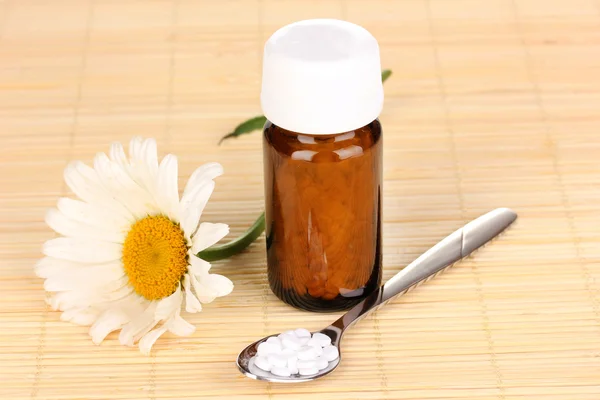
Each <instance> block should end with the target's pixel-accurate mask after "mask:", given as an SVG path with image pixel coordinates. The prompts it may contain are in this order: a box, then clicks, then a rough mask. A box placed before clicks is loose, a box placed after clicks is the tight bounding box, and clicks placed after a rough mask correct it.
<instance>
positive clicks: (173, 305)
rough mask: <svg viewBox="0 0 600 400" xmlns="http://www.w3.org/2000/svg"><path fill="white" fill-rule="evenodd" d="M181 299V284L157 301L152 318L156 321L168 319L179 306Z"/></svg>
mask: <svg viewBox="0 0 600 400" xmlns="http://www.w3.org/2000/svg"><path fill="white" fill-rule="evenodd" d="M182 301H183V298H182V296H181V286H177V289H176V290H175V292H173V294H172V295H170V296H169V297H165V298H164V299H162V300H160V301H159V302H158V306H157V307H156V311H155V312H154V319H156V320H157V321H161V320H166V319H169V318H170V317H171V316H172V315H173V314H174V313H175V311H176V310H178V309H180V308H181V303H182Z"/></svg>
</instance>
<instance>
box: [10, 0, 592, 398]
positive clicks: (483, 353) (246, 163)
mask: <svg viewBox="0 0 600 400" xmlns="http://www.w3.org/2000/svg"><path fill="white" fill-rule="evenodd" d="M311 17H334V18H343V19H347V20H350V21H352V22H355V23H359V24H362V25H363V26H365V27H366V28H367V29H369V30H371V32H373V34H374V35H375V36H376V37H377V38H378V39H379V41H380V45H381V52H382V59H383V60H382V62H383V66H384V67H385V68H391V69H392V70H393V71H394V74H393V76H392V77H391V78H390V79H389V80H388V82H386V84H385V88H386V104H385V109H384V112H383V114H382V116H381V121H382V123H383V126H384V134H385V163H384V174H385V175H384V176H385V188H384V195H385V198H384V215H385V224H384V253H385V255H384V267H385V274H384V279H387V278H389V277H390V276H392V275H393V274H394V273H396V272H397V271H399V270H400V269H401V268H402V266H404V265H406V264H407V263H409V262H410V261H412V260H413V259H414V258H416V257H417V256H418V255H419V254H420V253H422V252H423V251H425V250H426V249H427V248H429V247H430V246H431V245H433V244H434V243H436V242H437V241H438V240H439V239H441V238H442V237H443V236H445V235H446V234H448V233H450V232H451V231H452V230H454V229H456V228H458V227H460V226H461V225H462V224H463V223H465V222H466V221H468V220H470V219H472V218H474V217H476V216H478V215H480V214H482V213H484V212H486V211H488V210H491V209H493V208H495V207H499V206H506V207H512V208H514V209H515V210H516V211H517V212H518V213H519V216H520V219H519V221H518V223H517V225H516V226H514V227H513V228H512V229H511V230H510V231H509V232H508V233H506V234H505V235H504V236H503V237H502V238H501V239H499V240H497V241H496V242H495V243H494V244H492V245H490V246H487V247H486V248H485V249H483V250H481V251H480V252H478V253H477V254H476V255H475V256H474V257H472V258H470V259H468V260H466V261H465V262H462V263H461V264H459V265H458V266H456V267H454V268H453V269H452V270H450V271H449V272H447V273H446V274H444V275H442V276H440V277H439V278H437V279H435V280H433V281H431V282H430V283H429V284H427V285H424V286H421V287H420V288H419V289H417V290H415V291H413V292H411V293H410V294H408V295H406V296H404V297H402V298H400V299H398V300H396V301H395V302H394V303H391V304H389V305H388V306H387V307H385V308H383V309H381V310H380V311H379V312H377V314H375V315H374V316H372V317H370V318H367V319H365V320H363V321H362V322H361V323H360V324H358V325H357V326H356V327H355V328H353V330H352V331H351V332H349V333H348V335H347V336H346V338H345V340H344V345H343V356H344V359H343V363H342V365H341V366H340V368H339V369H338V370H337V371H336V372H335V373H334V374H333V375H331V376H329V377H327V378H325V379H323V380H320V381H316V382H313V383H310V384H301V385H297V386H287V385H285V386H282V385H276V384H266V383H263V382H256V381H251V380H249V379H246V378H244V377H242V376H241V375H240V374H239V373H238V372H237V370H236V368H235V366H234V359H235V357H236V355H237V353H238V351H239V350H240V349H241V348H242V347H243V346H244V345H245V344H246V343H248V342H249V341H253V340H255V339H256V338H259V337H262V336H264V335H266V334H270V333H274V332H279V331H282V330H285V329H289V328H292V327H297V326H304V327H307V328H309V329H317V328H319V327H321V326H324V325H325V324H327V323H328V322H329V321H332V320H333V319H334V318H337V316H338V315H339V314H335V315H318V314H309V313H304V312H300V311H297V310H294V309H292V308H290V307H287V306H285V305H284V304H282V303H281V302H280V301H278V300H277V299H276V298H275V296H274V295H273V294H271V292H270V291H269V289H268V285H267V282H266V264H265V251H264V247H265V243H264V238H261V239H259V240H258V241H257V242H256V243H255V244H253V245H252V246H251V248H250V249H249V251H247V252H246V253H244V254H242V255H240V256H237V257H234V258H232V259H229V260H227V261H223V262H219V263H217V264H216V265H215V267H214V268H215V270H218V271H220V272H221V273H223V274H226V275H228V276H229V277H230V278H231V279H232V280H233V281H234V283H235V285H236V288H235V290H234V292H233V294H232V295H230V296H228V297H225V298H222V299H218V300H217V301H215V302H214V303H212V304H211V305H210V306H207V307H205V310H204V311H203V312H202V313H200V314H195V315H193V316H190V317H189V320H190V321H191V322H192V323H194V324H195V325H197V327H198V329H197V331H196V333H195V334H194V335H193V336H192V337H189V338H177V337H174V336H169V335H165V336H163V338H161V339H160V340H159V342H158V343H157V344H156V346H155V348H154V351H153V353H152V355H151V356H150V357H146V356H143V355H141V354H140V353H139V352H138V350H137V349H136V348H125V347H122V346H120V345H119V344H118V340H117V339H116V338H115V336H114V335H111V336H109V338H108V340H107V341H105V342H104V343H103V344H102V345H101V346H95V345H93V344H92V343H91V340H90V338H89V337H88V335H87V329H86V328H82V327H77V326H74V325H71V324H68V323H64V322H61V321H60V320H59V314H58V313H56V312H53V311H51V310H48V309H47V308H46V306H45V303H44V297H45V294H44V292H43V290H42V281H41V280H40V279H38V278H36V277H35V276H34V274H33V271H32V266H33V264H34V263H35V262H36V260H37V259H39V258H40V256H41V253H40V246H41V243H42V242H43V241H44V240H47V239H49V238H51V237H52V232H51V231H50V230H49V229H48V228H47V227H46V226H45V224H44V222H43V216H44V213H45V210H46V209H47V208H49V207H51V206H53V205H54V204H55V202H56V199H57V198H58V197H59V196H62V195H66V194H68V193H67V189H66V187H65V185H64V184H63V181H62V170H63V168H64V167H65V165H66V164H67V162H68V161H69V160H73V159H80V160H84V161H86V162H88V163H89V162H91V160H92V157H93V155H94V154H95V153H96V152H98V151H106V150H107V149H108V144H109V143H110V142H111V141H114V140H120V141H124V142H128V141H129V139H130V138H131V137H132V136H134V135H142V136H146V137H148V136H151V137H155V138H157V140H158V142H159V149H160V151H161V153H162V154H166V153H167V152H173V153H175V154H177V155H178V156H179V160H180V175H181V179H182V182H183V181H184V179H186V177H187V176H188V175H189V173H190V172H191V171H192V170H193V169H194V168H195V167H196V166H198V165H199V164H200V163H203V162H206V161H219V162H221V163H222V164H223V165H224V167H225V171H226V174H225V175H224V176H223V177H222V178H219V180H218V182H217V189H216V192H215V194H214V196H213V199H212V201H211V202H210V203H209V207H208V210H207V215H206V219H207V220H209V221H213V222H226V223H229V224H230V225H231V228H232V229H231V230H232V233H231V235H230V237H234V236H235V235H237V234H239V233H241V232H242V231H243V230H245V229H246V227H247V226H249V225H250V224H251V222H252V221H253V220H254V219H255V217H256V216H257V215H258V214H259V213H260V211H261V210H262V208H263V187H262V153H261V138H260V135H259V134H254V135H249V136H247V137H243V138H240V139H238V140H232V141H229V142H225V143H224V144H223V145H222V146H220V147H219V146H217V142H218V139H219V138H220V137H221V136H222V135H223V134H225V133H227V132H229V131H230V129H231V128H232V127H233V126H235V125H236V124H237V123H239V122H241V121H242V120H244V119H246V118H249V117H252V116H254V115H257V114H259V113H260V107H259V101H258V94H259V84H260V63H261V53H262V46H263V43H264V41H265V40H266V39H267V38H268V36H269V35H270V34H271V33H272V32H273V31H274V30H275V29H277V28H278V27H280V26H282V25H284V24H286V23H289V22H292V21H294V20H298V19H303V18H311ZM599 109H600V1H596V0H431V1H426V0H397V1H392V0H370V1H358V0H356V1H337V0H336V1H333V0H318V1H317V0H315V1H303V0H290V1H274V0H262V1H250V0H248V1H197V0H180V1H178V0H144V1H142V0H89V1H86V0H53V1H46V0H12V1H9V0H4V1H0V138H1V143H2V146H1V150H0V185H1V186H0V187H1V192H0V293H1V295H0V398H2V399H11V400H13V399H14V400H17V399H184V398H189V399H191V398H198V399H211V398H227V399H234V398H246V399H262V398H269V399H285V400H288V399H306V398H309V396H311V395H316V396H318V397H315V398H319V399H359V398H360V399H430V400H431V399H515V400H517V399H544V400H555V399H564V400H579V399H581V400H584V399H594V400H597V399H599V398H600V233H599V232H600V114H599V112H598V110H599Z"/></svg>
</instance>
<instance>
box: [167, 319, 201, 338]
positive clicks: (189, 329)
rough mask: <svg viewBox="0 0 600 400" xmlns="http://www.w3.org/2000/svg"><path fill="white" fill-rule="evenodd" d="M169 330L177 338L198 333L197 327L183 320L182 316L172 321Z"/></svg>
mask: <svg viewBox="0 0 600 400" xmlns="http://www.w3.org/2000/svg"><path fill="white" fill-rule="evenodd" d="M168 330H169V332H171V333H172V334H174V335H177V336H190V335H191V334H192V333H194V332H195V331H196V327H195V326H194V325H192V324H190V323H189V322H187V321H186V320H184V319H183V318H181V316H179V315H176V316H175V317H174V318H173V319H172V320H170V321H169V323H168Z"/></svg>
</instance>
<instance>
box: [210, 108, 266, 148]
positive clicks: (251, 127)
mask: <svg viewBox="0 0 600 400" xmlns="http://www.w3.org/2000/svg"><path fill="white" fill-rule="evenodd" d="M266 122H267V117H265V116H264V115H259V116H258V117H254V118H251V119H249V120H247V121H244V122H242V123H241V124H239V125H238V126H236V127H235V129H234V130H233V132H230V133H228V134H227V135H225V136H223V137H222V138H221V140H219V144H221V143H222V142H223V140H225V139H229V138H232V137H238V136H241V135H244V134H246V133H250V132H254V131H257V130H259V129H262V128H263V126H265V123H266Z"/></svg>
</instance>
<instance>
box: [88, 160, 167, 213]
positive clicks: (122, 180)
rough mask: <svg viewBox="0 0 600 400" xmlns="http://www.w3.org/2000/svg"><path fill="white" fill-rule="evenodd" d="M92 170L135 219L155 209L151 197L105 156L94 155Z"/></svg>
mask: <svg viewBox="0 0 600 400" xmlns="http://www.w3.org/2000/svg"><path fill="white" fill-rule="evenodd" d="M94 169H95V171H96V173H97V175H98V178H99V179H100V181H101V182H102V184H103V185H104V187H105V188H106V189H107V190H108V192H109V193H110V194H111V195H112V196H113V197H114V198H115V199H116V200H117V201H118V202H119V203H121V204H123V205H125V207H127V209H128V210H129V211H130V212H131V213H132V214H133V215H135V216H136V217H137V218H142V217H144V216H146V215H147V214H148V213H149V212H154V211H155V210H156V209H157V207H156V205H155V204H154V203H155V202H154V198H153V197H152V195H151V194H150V193H149V192H148V191H147V190H146V189H144V188H143V187H142V186H140V185H139V184H138V182H136V181H135V180H134V179H133V178H132V177H131V175H130V174H129V173H128V172H127V171H125V170H124V169H123V168H121V167H120V166H119V165H118V164H117V163H115V162H113V161H111V160H110V159H109V158H108V156H107V155H106V154H104V153H98V154H96V157H95V158H94ZM141 169H143V170H145V168H141Z"/></svg>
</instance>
